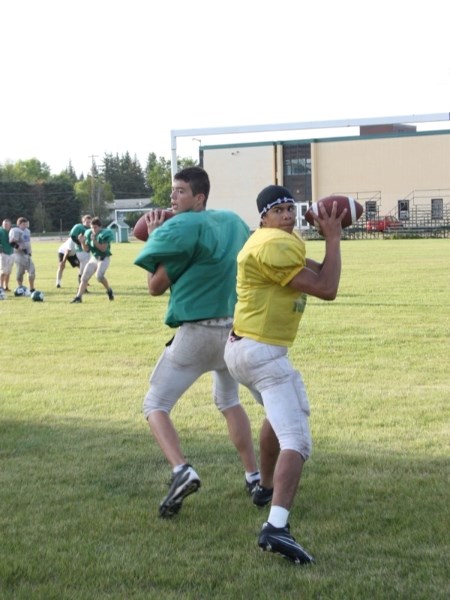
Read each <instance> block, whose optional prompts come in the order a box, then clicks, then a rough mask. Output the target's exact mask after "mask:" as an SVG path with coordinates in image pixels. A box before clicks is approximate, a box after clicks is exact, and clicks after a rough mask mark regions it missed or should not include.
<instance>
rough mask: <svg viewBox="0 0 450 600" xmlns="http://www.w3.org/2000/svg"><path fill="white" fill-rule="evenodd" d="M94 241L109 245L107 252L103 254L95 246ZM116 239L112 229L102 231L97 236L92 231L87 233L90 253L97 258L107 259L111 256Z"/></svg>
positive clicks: (89, 230)
mask: <svg viewBox="0 0 450 600" xmlns="http://www.w3.org/2000/svg"><path fill="white" fill-rule="evenodd" d="M94 239H95V241H96V242H97V243H98V244H105V243H106V244H108V245H107V247H106V250H105V251H104V252H102V251H101V250H99V249H98V248H97V246H95V245H94ZM113 239H114V233H113V232H112V231H111V229H100V231H99V232H98V233H97V235H95V234H94V232H93V231H92V229H90V228H89V229H88V230H87V231H86V244H87V245H88V246H89V251H90V252H92V254H93V255H94V256H95V258H100V259H101V258H106V257H107V256H111V242H112V241H113Z"/></svg>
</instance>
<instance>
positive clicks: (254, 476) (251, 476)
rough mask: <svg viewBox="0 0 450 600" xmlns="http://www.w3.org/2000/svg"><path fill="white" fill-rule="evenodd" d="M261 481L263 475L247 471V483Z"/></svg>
mask: <svg viewBox="0 0 450 600" xmlns="http://www.w3.org/2000/svg"><path fill="white" fill-rule="evenodd" d="M260 479H261V475H260V474H259V471H254V472H253V473H249V472H248V471H245V480H246V481H247V483H253V482H254V481H259V480H260Z"/></svg>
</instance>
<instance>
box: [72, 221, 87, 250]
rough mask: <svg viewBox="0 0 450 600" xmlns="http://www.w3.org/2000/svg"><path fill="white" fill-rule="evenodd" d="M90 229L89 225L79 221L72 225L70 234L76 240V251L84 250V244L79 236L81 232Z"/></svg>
mask: <svg viewBox="0 0 450 600" xmlns="http://www.w3.org/2000/svg"><path fill="white" fill-rule="evenodd" d="M88 229H89V227H85V226H84V225H83V223H77V224H76V225H74V226H73V227H72V229H71V230H70V233H69V236H70V237H71V238H72V240H73V241H74V242H75V245H76V251H77V252H84V250H83V246H82V245H81V244H80V242H79V240H78V236H79V235H80V234H81V233H86V231H87V230H88Z"/></svg>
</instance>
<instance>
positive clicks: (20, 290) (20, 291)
mask: <svg viewBox="0 0 450 600" xmlns="http://www.w3.org/2000/svg"><path fill="white" fill-rule="evenodd" d="M27 292H28V293H27ZM29 295H30V292H29V290H28V288H26V287H25V286H24V285H19V286H18V287H16V289H15V290H14V296H17V297H20V296H29Z"/></svg>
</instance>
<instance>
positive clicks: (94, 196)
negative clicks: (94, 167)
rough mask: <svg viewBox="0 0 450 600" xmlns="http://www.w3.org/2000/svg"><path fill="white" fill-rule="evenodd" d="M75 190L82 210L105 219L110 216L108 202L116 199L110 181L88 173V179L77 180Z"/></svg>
mask: <svg viewBox="0 0 450 600" xmlns="http://www.w3.org/2000/svg"><path fill="white" fill-rule="evenodd" d="M74 190H75V197H76V198H77V199H78V201H79V203H80V208H81V212H83V213H90V214H92V215H95V216H96V217H100V218H103V219H104V218H105V217H107V216H108V214H109V210H108V208H107V206H106V203H107V202H112V201H113V200H114V194H113V193H112V189H111V185H110V184H109V183H105V182H104V181H103V180H102V179H94V178H93V177H92V175H88V176H87V177H86V179H83V180H81V181H77V183H76V184H75V186H74ZM79 216H80V215H78V218H79Z"/></svg>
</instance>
